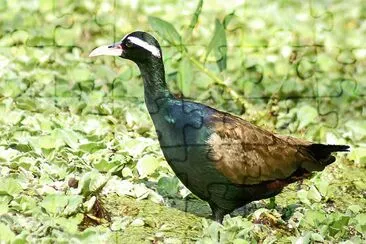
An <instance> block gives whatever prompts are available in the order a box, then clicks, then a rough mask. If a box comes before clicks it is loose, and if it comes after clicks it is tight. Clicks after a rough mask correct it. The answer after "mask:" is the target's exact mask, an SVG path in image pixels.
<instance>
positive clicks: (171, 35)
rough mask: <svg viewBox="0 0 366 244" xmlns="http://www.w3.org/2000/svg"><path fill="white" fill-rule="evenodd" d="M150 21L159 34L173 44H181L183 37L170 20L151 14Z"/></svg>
mask: <svg viewBox="0 0 366 244" xmlns="http://www.w3.org/2000/svg"><path fill="white" fill-rule="evenodd" d="M149 23H150V25H151V27H152V28H153V29H154V30H155V31H156V32H158V33H159V35H160V36H161V37H162V38H163V39H164V40H166V41H167V42H169V43H170V44H172V45H176V46H180V45H181V44H182V38H181V36H180V35H179V33H178V31H177V30H176V29H175V28H174V26H173V25H172V24H170V23H169V22H167V21H165V20H162V19H160V18H157V17H152V16H149Z"/></svg>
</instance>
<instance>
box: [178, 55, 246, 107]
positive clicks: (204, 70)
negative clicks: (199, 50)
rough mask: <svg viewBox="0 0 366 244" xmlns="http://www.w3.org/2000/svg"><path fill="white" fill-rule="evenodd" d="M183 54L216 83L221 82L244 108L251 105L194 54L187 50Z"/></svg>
mask: <svg viewBox="0 0 366 244" xmlns="http://www.w3.org/2000/svg"><path fill="white" fill-rule="evenodd" d="M182 53H183V55H185V56H186V57H187V58H188V59H189V60H190V61H191V62H192V63H193V64H194V66H196V68H197V69H199V70H200V71H202V72H203V73H205V74H206V75H207V76H208V77H210V78H211V79H212V80H213V81H214V82H215V83H216V84H219V85H221V86H223V87H224V88H225V90H226V92H228V93H229V94H230V95H231V96H232V97H233V98H234V99H235V100H236V101H238V102H239V103H240V105H241V106H243V108H244V110H247V109H248V108H249V107H251V106H250V104H249V103H248V101H246V100H245V99H243V98H242V97H241V96H239V94H238V93H237V92H236V91H234V90H233V89H231V88H230V87H229V86H228V85H227V84H226V83H225V82H224V81H223V80H222V79H220V78H219V77H218V76H216V75H215V74H214V73H212V72H211V71H210V70H208V69H207V68H206V67H205V66H204V65H203V64H202V63H201V62H199V61H198V60H197V59H196V58H194V57H193V56H192V55H190V54H189V53H188V52H187V51H183V52H182Z"/></svg>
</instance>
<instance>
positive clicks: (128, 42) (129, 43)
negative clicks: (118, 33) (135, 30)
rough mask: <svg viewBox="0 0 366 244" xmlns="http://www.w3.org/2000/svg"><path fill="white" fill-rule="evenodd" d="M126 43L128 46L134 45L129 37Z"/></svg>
mask: <svg viewBox="0 0 366 244" xmlns="http://www.w3.org/2000/svg"><path fill="white" fill-rule="evenodd" d="M125 45H126V47H132V46H133V43H132V42H131V41H130V40H128V39H127V40H126V43H125Z"/></svg>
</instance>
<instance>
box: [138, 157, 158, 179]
mask: <svg viewBox="0 0 366 244" xmlns="http://www.w3.org/2000/svg"><path fill="white" fill-rule="evenodd" d="M159 165H160V162H159V160H158V159H157V158H155V157H154V156H152V155H145V156H144V157H142V158H140V159H139V161H138V162H137V165H136V168H137V171H138V173H139V175H140V178H145V177H147V176H149V175H151V174H152V173H154V172H155V170H156V169H157V168H158V167H159Z"/></svg>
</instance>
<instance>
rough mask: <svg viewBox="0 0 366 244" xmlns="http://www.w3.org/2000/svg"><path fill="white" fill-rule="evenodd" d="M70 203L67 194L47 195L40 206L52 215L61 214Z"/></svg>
mask: <svg viewBox="0 0 366 244" xmlns="http://www.w3.org/2000/svg"><path fill="white" fill-rule="evenodd" d="M67 203H68V196H65V195H47V196H46V197H45V198H44V199H43V200H42V202H41V203H40V206H41V207H42V208H44V209H45V210H46V211H47V213H49V214H51V215H54V214H56V215H60V214H61V213H62V212H63V210H64V209H65V207H66V205H67Z"/></svg>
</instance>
